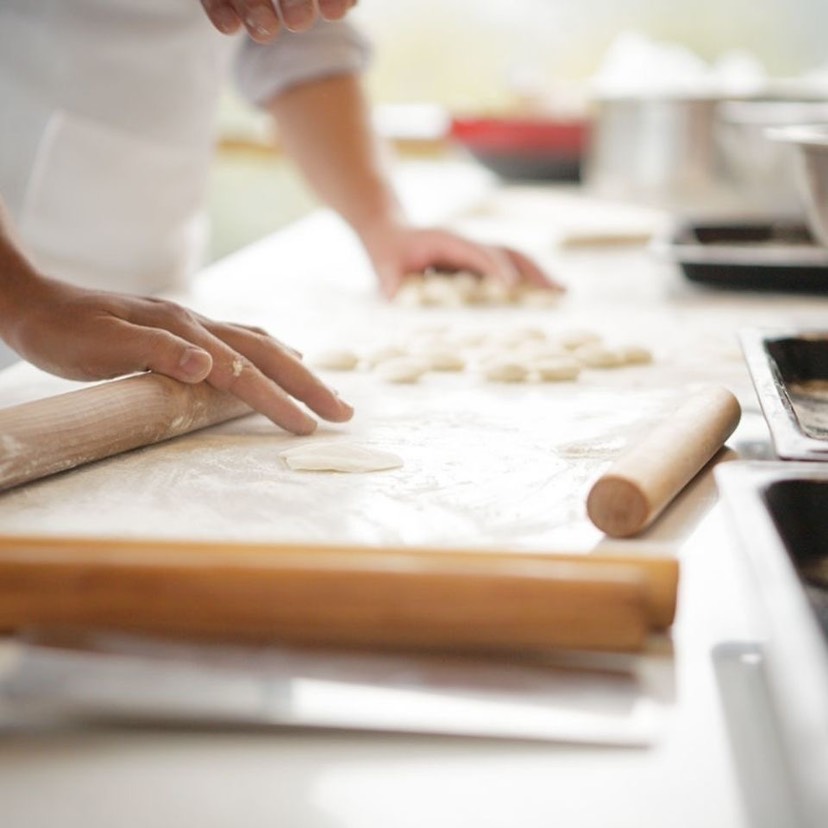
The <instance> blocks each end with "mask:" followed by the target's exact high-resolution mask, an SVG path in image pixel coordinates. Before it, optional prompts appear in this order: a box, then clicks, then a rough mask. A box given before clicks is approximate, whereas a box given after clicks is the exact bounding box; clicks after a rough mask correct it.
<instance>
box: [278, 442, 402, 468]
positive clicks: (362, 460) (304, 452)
mask: <svg viewBox="0 0 828 828" xmlns="http://www.w3.org/2000/svg"><path fill="white" fill-rule="evenodd" d="M279 457H281V458H282V460H284V462H285V463H286V465H287V466H288V468H290V469H292V470H293V471H332V472H352V473H358V472H373V471H385V470H387V469H400V468H402V466H403V461H402V458H401V457H399V456H397V455H396V454H392V453H391V452H390V451H380V450H379V449H375V448H371V447H370V446H362V445H359V444H357V443H340V442H326V443H305V444H304V445H301V446H296V447H295V448H291V449H287V450H286V451H283V452H281V453H280V454H279Z"/></svg>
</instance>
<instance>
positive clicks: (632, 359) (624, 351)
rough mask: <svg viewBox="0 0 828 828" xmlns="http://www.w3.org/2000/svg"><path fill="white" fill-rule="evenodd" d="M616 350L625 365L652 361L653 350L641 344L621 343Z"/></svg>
mask: <svg viewBox="0 0 828 828" xmlns="http://www.w3.org/2000/svg"><path fill="white" fill-rule="evenodd" d="M617 350H618V355H619V356H620V357H621V359H622V360H623V361H624V364H625V365H646V364H647V363H648V362H652V361H653V352H652V351H651V350H650V349H649V348H645V347H644V346H643V345H621V346H619V347H618V349H617Z"/></svg>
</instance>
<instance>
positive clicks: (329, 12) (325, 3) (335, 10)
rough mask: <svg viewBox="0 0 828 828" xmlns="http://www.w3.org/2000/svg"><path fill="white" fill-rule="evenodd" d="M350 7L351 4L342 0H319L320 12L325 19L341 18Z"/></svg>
mask: <svg viewBox="0 0 828 828" xmlns="http://www.w3.org/2000/svg"><path fill="white" fill-rule="evenodd" d="M349 8H351V4H349V3H348V2H342V0H319V13H320V14H321V15H322V17H323V18H325V20H339V19H340V18H341V17H345V14H346V13H347V11H348V9H349Z"/></svg>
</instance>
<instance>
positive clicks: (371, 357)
mask: <svg viewBox="0 0 828 828" xmlns="http://www.w3.org/2000/svg"><path fill="white" fill-rule="evenodd" d="M405 354H406V350H405V348H402V347H400V346H399V345H383V346H381V347H379V348H374V349H373V350H371V351H366V352H365V353H364V354H363V355H362V361H363V362H364V363H365V364H366V365H367V366H369V367H370V368H373V367H374V366H375V365H379V363H381V362H388V360H390V359H398V358H399V357H403V356H405Z"/></svg>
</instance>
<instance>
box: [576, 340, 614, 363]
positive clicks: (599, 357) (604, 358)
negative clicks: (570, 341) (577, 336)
mask: <svg viewBox="0 0 828 828" xmlns="http://www.w3.org/2000/svg"><path fill="white" fill-rule="evenodd" d="M572 355H573V356H574V357H575V359H577V360H578V362H580V363H581V365H585V366H586V367H587V368H619V367H620V366H621V365H623V364H624V360H623V359H622V357H621V354H620V353H619V352H618V351H617V350H614V349H612V348H607V347H606V346H605V345H599V344H597V343H595V344H589V345H582V346H581V347H580V348H576V349H575V350H574V351H573V352H572Z"/></svg>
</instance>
